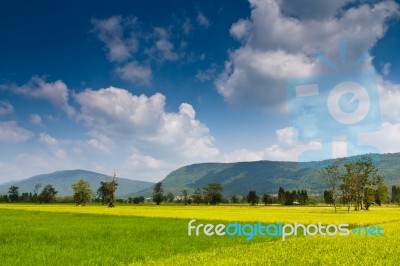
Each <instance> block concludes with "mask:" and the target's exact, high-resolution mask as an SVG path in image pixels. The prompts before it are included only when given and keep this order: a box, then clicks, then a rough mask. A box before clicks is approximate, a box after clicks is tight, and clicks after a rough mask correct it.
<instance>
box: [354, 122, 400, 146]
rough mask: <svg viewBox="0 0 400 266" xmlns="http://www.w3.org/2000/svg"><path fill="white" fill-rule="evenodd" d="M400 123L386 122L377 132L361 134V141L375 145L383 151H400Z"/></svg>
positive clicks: (361, 142)
mask: <svg viewBox="0 0 400 266" xmlns="http://www.w3.org/2000/svg"><path fill="white" fill-rule="evenodd" d="M399 136H400V123H389V122H384V123H383V125H382V129H381V130H379V131H376V132H366V133H363V134H360V136H359V143H360V144H368V145H373V146H374V147H376V148H378V149H379V151H380V152H381V153H394V152H399V151H400V138H399Z"/></svg>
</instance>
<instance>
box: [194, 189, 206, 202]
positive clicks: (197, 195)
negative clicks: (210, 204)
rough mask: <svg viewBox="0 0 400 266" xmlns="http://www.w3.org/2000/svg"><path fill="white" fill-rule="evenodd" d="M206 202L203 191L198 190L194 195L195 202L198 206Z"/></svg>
mask: <svg viewBox="0 0 400 266" xmlns="http://www.w3.org/2000/svg"><path fill="white" fill-rule="evenodd" d="M203 200H204V195H203V191H202V190H201V189H199V188H198V189H196V190H195V191H194V194H193V202H194V203H195V204H197V205H199V204H200V203H202V202H203Z"/></svg>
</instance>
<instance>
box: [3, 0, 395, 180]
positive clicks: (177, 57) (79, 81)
mask: <svg viewBox="0 0 400 266" xmlns="http://www.w3.org/2000/svg"><path fill="white" fill-rule="evenodd" d="M399 17H400V9H399V3H398V2H397V3H396V2H395V1H353V0H340V1H321V2H314V1H311V0H300V1H289V0H263V1H262V0H250V1H222V0H219V1H155V0H149V1H117V2H115V1H114V2H112V3H111V2H109V1H96V4H93V3H90V1H87V2H85V3H80V2H79V1H57V2H54V1H36V2H35V3H33V2H28V3H27V2H25V1H13V2H9V3H3V4H2V8H1V10H0V32H1V46H0V47H1V48H2V49H0V62H1V64H0V182H3V181H4V182H5V181H9V180H15V179H22V178H27V177H30V176H32V175H35V174H41V173H47V172H52V171H56V170H64V169H77V168H80V169H87V170H92V171H97V172H101V173H105V174H109V173H111V172H113V171H114V170H115V171H116V172H117V173H118V174H119V175H120V176H121V177H125V178H131V179H138V180H148V181H158V180H161V179H162V178H164V177H165V176H166V174H168V173H169V172H170V171H172V170H174V169H176V168H178V167H180V166H183V165H186V164H191V163H198V162H235V161H252V160H285V161H286V160H288V161H297V160H301V158H307V159H309V160H314V159H324V158H330V157H339V156H345V155H351V154H359V153H363V152H366V151H369V150H368V149H364V148H365V147H362V145H364V144H365V145H369V146H372V147H375V149H376V150H377V151H379V152H381V153H387V152H400V140H399V138H398V135H399V133H400V108H399V107H398V103H399V102H400V79H399V75H398V74H399V72H400V62H399V61H400V60H399V59H400V57H399V47H400V38H399V37H398V36H400V21H399ZM341 43H342V44H343V43H345V44H346V46H345V48H346V49H345V50H346V57H345V63H344V64H338V66H340V67H339V68H337V69H330V68H329V67H327V66H326V65H324V64H323V62H321V61H320V60H318V59H317V55H318V54H324V55H325V56H326V57H327V58H329V59H331V60H332V61H333V62H336V63H338V62H339V61H340V51H341V50H340V45H341ZM342 51H343V49H342ZM367 51H369V56H368V57H366V58H365V60H364V61H363V62H362V64H361V65H360V66H359V67H358V68H357V69H351V68H349V67H347V66H348V65H350V63H351V62H354V61H355V60H356V59H357V58H358V57H359V56H360V55H362V54H363V53H364V52H367ZM353 71H356V72H353ZM357 71H358V72H357ZM359 71H368V73H371V75H372V76H373V79H364V77H365V76H363V75H358V74H357V73H359ZM334 73H336V74H337V73H339V74H337V75H336V76H335V77H338V78H339V79H341V78H342V79H343V78H349V79H350V80H351V79H354V80H356V81H357V82H358V81H359V82H360V83H361V84H363V83H362V80H361V79H364V81H365V80H372V82H369V83H368V85H365V87H368V86H369V84H372V85H371V87H368V88H367V90H368V92H369V93H370V94H369V95H370V96H369V98H368V99H367V100H368V102H369V103H370V104H371V106H375V107H377V108H375V109H374V108H373V109H371V110H372V111H370V112H369V113H368V115H365V117H363V118H364V120H363V121H362V123H360V124H357V123H356V124H351V125H346V126H345V127H341V126H342V125H339V126H338V125H337V124H334V123H333V122H332V123H330V122H329V121H330V120H329V119H332V117H331V116H329V115H327V117H326V120H325V119H323V120H324V121H328V122H326V124H325V123H324V124H321V123H319V124H318V123H317V124H316V123H314V122H315V121H317V120H318V119H320V120H321V114H322V113H324V112H325V111H326V110H327V107H326V106H327V102H326V97H328V96H327V95H328V92H329V90H330V89H331V88H325V89H326V93H320V94H319V96H318V97H316V98H313V99H311V98H310V99H311V100H306V104H304V105H302V106H301V109H296V110H293V109H290V103H292V102H295V101H296V99H293V98H290V97H289V95H290V91H289V90H290V89H291V88H289V87H286V86H287V84H289V83H288V82H290V81H294V82H298V81H299V80H307V81H309V80H310V78H312V77H314V78H315V79H313V81H316V80H317V81H318V82H319V81H321V84H325V83H329V82H328V81H332V77H333V76H332V74H334ZM343 73H344V74H343ZM349 73H350V74H349ZM353 73H355V74H353ZM363 73H364V72H363ZM342 81H343V80H342ZM334 82H336V80H334ZM337 82H340V80H338V81H337ZM299 85H304V84H299ZM321 86H322V85H321ZM323 89H324V88H322V87H321V92H322V90H323ZM370 90H372V92H371V91H370ZM354 93H355V94H357V92H354ZM342 96H343V97H342V98H340V97H339V98H340V104H341V105H342V107H343V106H344V105H348V106H347V107H348V108H347V109H346V108H344V109H346V110H347V111H346V112H350V113H351V112H352V111H354V110H356V109H357V108H358V107H359V106H362V101H363V100H365V99H364V98H362V97H364V96H362V95H361V96H360V95H358V96H357V95H356V96H357V97H359V98H358V99H356V100H355V101H353V100H351V99H352V96H351V95H350V96H349V95H347V96H349V97H347V96H346V95H342ZM324 97H325V98H324ZM346 97H347V98H346ZM357 97H356V98H357ZM366 97H368V96H366ZM339 98H338V99H339ZM353 98H354V97H353ZM307 99H308V98H307ZM335 99H336V98H335ZM311 103H312V104H311ZM318 104H320V105H319V106H317V105H318ZM338 104H339V103H338ZM324 110H325V111H324ZM329 112H330V114H331V115H332V113H331V111H329ZM342 114H343V113H342ZM304 118H307V119H306V120H304ZM322 118H325V117H322ZM378 118H379V119H378ZM335 121H336V120H335ZM335 121H334V122H335ZM336 122H337V121H336ZM371 124H373V125H372V127H371ZM338 127H339V129H340V130H337V129H338ZM371 128H372V129H373V130H372V129H371ZM332 132H340V134H339V133H338V134H339V135H338V136H336V135H335V134H333V133H332ZM313 134H314V135H313ZM301 136H313V137H301ZM308 150H313V151H314V154H313V155H312V156H311V157H307V156H305V157H304V156H303V155H304V154H307V153H304V152H306V151H308ZM372 151H373V150H372ZM321 152H322V153H321Z"/></svg>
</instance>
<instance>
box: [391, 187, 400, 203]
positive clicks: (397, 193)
mask: <svg viewBox="0 0 400 266" xmlns="http://www.w3.org/2000/svg"><path fill="white" fill-rule="evenodd" d="M391 202H392V203H397V204H399V205H400V186H392V198H391Z"/></svg>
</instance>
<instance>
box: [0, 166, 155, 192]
mask: <svg viewBox="0 0 400 266" xmlns="http://www.w3.org/2000/svg"><path fill="white" fill-rule="evenodd" d="M105 178H106V175H104V174H99V173H95V172H90V171H85V170H65V171H57V172H54V173H50V174H43V175H37V176H33V177H30V178H28V179H25V180H21V181H17V182H7V183H5V184H1V185H0V194H7V193H8V189H9V187H10V186H17V187H18V188H19V193H20V194H21V193H23V192H28V193H29V192H33V190H34V188H35V185H36V184H39V183H40V184H41V189H42V188H43V187H44V186H46V185H48V184H51V185H52V186H53V187H54V188H55V189H56V190H57V191H58V194H57V196H67V195H73V190H72V187H71V185H72V184H74V183H76V182H77V181H78V180H79V179H83V180H85V181H87V182H89V184H90V186H91V188H92V190H93V191H94V192H96V190H97V189H98V188H99V187H100V182H101V181H104V180H105ZM153 185H154V184H153V183H151V182H144V181H136V180H130V179H126V178H118V188H117V191H116V196H117V197H126V196H127V195H128V194H132V193H135V192H138V191H141V190H143V189H146V188H149V187H152V186H153Z"/></svg>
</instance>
